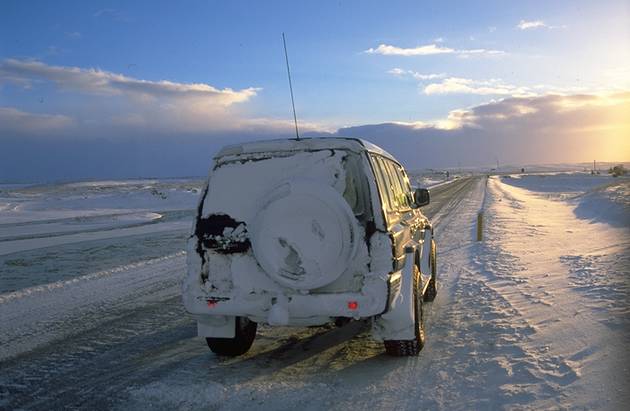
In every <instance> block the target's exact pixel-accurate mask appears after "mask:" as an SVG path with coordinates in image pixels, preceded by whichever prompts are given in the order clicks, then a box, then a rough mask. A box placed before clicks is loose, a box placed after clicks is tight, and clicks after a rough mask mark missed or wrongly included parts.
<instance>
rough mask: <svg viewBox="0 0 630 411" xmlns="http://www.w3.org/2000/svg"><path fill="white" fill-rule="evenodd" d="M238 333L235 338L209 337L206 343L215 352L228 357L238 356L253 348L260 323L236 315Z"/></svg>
mask: <svg viewBox="0 0 630 411" xmlns="http://www.w3.org/2000/svg"><path fill="white" fill-rule="evenodd" d="M235 322H236V334H235V335H234V338H214V337H207V338H206V343H208V347H210V349H211V350H212V352H213V353H215V354H217V355H223V356H226V357H236V356H239V355H243V354H245V353H246V352H247V351H249V349H250V348H251V346H252V344H253V343H254V338H256V329H257V328H258V323H255V322H253V321H250V320H249V319H248V318H247V317H236V321H235Z"/></svg>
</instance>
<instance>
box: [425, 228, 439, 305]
mask: <svg viewBox="0 0 630 411" xmlns="http://www.w3.org/2000/svg"><path fill="white" fill-rule="evenodd" d="M429 265H430V266H431V279H430V280H429V285H428V286H427V292H426V293H425V294H424V301H426V302H431V301H433V300H435V297H436V296H437V246H436V245H435V240H431V256H430V260H429Z"/></svg>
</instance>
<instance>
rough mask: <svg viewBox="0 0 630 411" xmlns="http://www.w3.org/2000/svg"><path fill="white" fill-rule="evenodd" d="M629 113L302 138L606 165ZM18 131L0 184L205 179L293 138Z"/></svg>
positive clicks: (595, 107)
mask: <svg viewBox="0 0 630 411" xmlns="http://www.w3.org/2000/svg"><path fill="white" fill-rule="evenodd" d="M629 112H630V93H618V94H613V95H607V96H596V95H575V96H541V97H527V98H510V99H506V100H501V101H498V102H493V103H489V104H484V105H481V106H477V107H475V108H472V109H470V110H462V111H457V112H453V113H451V115H450V116H449V120H450V121H451V123H450V127H451V128H450V129H440V128H437V127H435V126H423V127H418V126H413V125H407V124H396V123H386V124H374V125H362V126H356V127H349V128H342V129H340V130H338V131H337V132H335V133H314V132H310V133H306V134H305V135H306V136H311V137H312V136H315V135H323V136H328V137H331V136H345V137H360V138H364V139H367V140H369V141H372V142H373V143H375V144H377V145H379V146H381V147H383V148H385V149H386V150H388V151H389V152H391V153H392V154H393V155H394V156H396V157H397V158H398V159H399V160H400V161H402V162H403V163H404V164H405V165H406V166H407V167H408V168H410V169H420V168H437V167H454V166H458V165H461V166H482V165H492V164H494V163H495V161H496V159H497V158H498V159H499V160H500V162H501V163H502V164H508V163H511V164H525V163H528V164H535V163H554V162H555V163H558V162H575V161H589V160H591V159H593V158H598V157H597V156H598V155H599V156H600V157H599V158H601V155H603V153H604V151H602V150H604V149H605V150H608V151H610V147H611V145H618V146H619V150H621V152H619V153H618V154H619V158H618V159H614V160H623V159H627V158H625V157H627V156H628V154H629V153H628V152H627V143H626V142H625V141H628V137H630V136H624V135H623V134H624V133H627V132H628V129H629V127H628V119H627V118H626V117H627V113H629ZM20 130H21V129H20V128H19V127H17V126H15V125H14V126H11V127H10V126H9V125H7V124H5V125H0V142H1V144H2V150H0V180H3V181H53V180H70V179H84V178H85V179H90V178H127V177H175V176H199V175H206V174H207V171H208V167H209V165H210V163H211V161H212V156H213V155H214V153H216V151H217V150H218V149H220V148H221V147H222V146H224V145H226V144H234V143H240V142H245V141H252V140H259V139H268V138H287V137H292V134H291V132H290V130H289V129H287V130H286V131H278V129H277V128H276V129H273V130H272V129H266V128H264V127H261V128H260V129H258V130H252V129H247V130H238V131H231V132H230V131H225V132H221V133H213V132H194V133H191V132H188V133H176V132H172V131H169V132H162V131H160V130H159V129H152V128H151V127H146V126H145V127H143V128H135V129H125V128H117V129H113V128H111V129H108V128H107V127H104V128H100V129H98V130H97V129H90V130H86V129H82V128H80V127H75V128H73V129H72V131H71V132H68V131H67V130H65V129H63V128H61V129H56V130H51V132H50V133H46V132H45V131H44V130H42V129H41V128H38V129H37V130H35V131H33V130H32V129H28V128H23V130H26V131H20ZM81 133H88V134H89V135H82V134H81ZM108 134H111V135H108ZM608 151H607V152H608ZM624 151H625V152H624Z"/></svg>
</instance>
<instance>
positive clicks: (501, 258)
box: [0, 173, 630, 410]
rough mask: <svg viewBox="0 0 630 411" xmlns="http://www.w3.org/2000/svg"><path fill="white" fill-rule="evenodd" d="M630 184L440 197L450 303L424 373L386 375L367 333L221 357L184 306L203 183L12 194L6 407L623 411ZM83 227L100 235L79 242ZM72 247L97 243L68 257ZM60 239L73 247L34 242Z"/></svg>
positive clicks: (530, 185) (335, 331) (441, 302)
mask: <svg viewBox="0 0 630 411" xmlns="http://www.w3.org/2000/svg"><path fill="white" fill-rule="evenodd" d="M486 180H487V181H486ZM629 183H630V181H629V180H627V179H626V180H622V179H613V178H610V177H604V176H590V175H586V174H580V173H563V174H545V175H518V176H517V175H515V176H511V177H509V178H508V177H506V176H503V177H490V178H489V179H486V178H485V177H477V178H462V179H459V180H457V181H455V182H453V183H451V184H446V185H442V186H437V187H436V188H435V189H434V190H433V191H432V195H433V203H432V204H431V205H430V206H429V207H427V213H428V214H429V215H430V216H431V217H432V219H433V222H434V225H435V226H436V227H437V241H438V267H439V275H440V279H441V282H440V290H439V293H438V297H437V299H436V301H435V302H433V303H431V304H429V305H428V318H427V334H428V340H427V345H426V346H425V348H424V350H423V351H422V352H421V354H420V356H419V357H414V358H391V357H387V356H385V355H384V353H383V349H382V346H381V345H380V344H378V343H375V342H373V341H371V339H370V336H369V326H368V324H365V323H362V322H354V323H350V324H349V325H347V326H344V327H342V328H334V327H320V328H304V329H293V328H271V327H266V326H263V327H260V328H259V335H258V337H257V340H256V341H255V343H254V346H253V347H252V350H251V351H250V352H249V353H247V354H246V355H245V356H243V357H239V358H235V359H224V358H219V357H216V356H215V355H213V354H212V353H211V352H209V350H208V349H207V347H205V343H204V341H203V340H201V339H199V338H197V337H195V331H196V330H195V324H194V322H193V321H192V320H191V319H190V318H189V317H188V316H187V315H186V313H185V312H184V311H183V308H182V306H181V299H180V289H179V283H180V281H181V278H182V277H183V272H184V266H183V264H184V256H183V254H182V253H181V251H180V250H182V249H183V240H184V239H185V234H183V233H185V232H186V230H188V229H189V226H190V220H189V218H191V214H188V215H185V213H184V211H182V210H190V208H192V207H194V205H195V202H196V196H197V194H195V193H194V191H193V189H194V188H195V187H198V186H195V185H194V184H193V183H191V182H176V183H174V182H168V183H164V182H155V183H154V184H156V185H158V187H155V186H154V187H153V188H156V191H157V192H158V194H155V193H154V192H153V191H152V190H151V188H148V189H147V191H146V192H142V190H139V191H140V192H139V193H136V191H138V188H136V189H135V190H129V191H126V188H125V185H126V184H128V183H125V184H124V185H122V186H119V187H118V188H115V184H110V185H109V187H111V188H109V189H107V190H111V191H110V192H111V193H113V194H111V195H112V196H113V197H114V199H111V198H110V197H108V196H107V195H105V196H104V197H100V198H99V197H98V196H100V195H101V194H102V191H107V190H100V189H94V188H93V187H91V186H89V185H88V188H87V189H86V188H85V187H83V188H77V190H78V191H74V190H75V188H73V187H72V186H70V187H50V188H48V189H42V188H34V187H26V188H24V187H22V188H12V190H18V191H19V192H18V193H16V192H15V191H9V192H8V194H7V191H5V190H3V191H2V193H0V219H1V220H0V247H5V248H3V249H4V250H8V251H7V253H6V254H4V255H0V279H1V280H2V290H0V293H2V294H0V317H1V318H2V322H1V323H0V339H1V340H0V369H2V373H0V408H8V409H12V408H27V409H28V408H34V409H51V408H62V407H64V408H66V407H67V408H90V409H91V408H98V409H102V408H115V409H164V410H166V409H287V410H288V409H296V408H300V409H322V408H330V409H414V410H415V409H442V410H458V409H459V410H469V409H541V408H543V409H549V408H551V409H625V406H626V404H628V403H629V402H630V393H629V391H628V390H627V388H626V385H627V382H628V381H630V369H629V367H630V361H629V360H630V354H629V352H628V350H627V346H628V344H630V315H629V314H630V298H629V297H630V296H629V295H628V294H629V293H630V288H629V282H630V280H629V276H630V273H629V267H630V261H629V259H630V252H629V251H630V235H629V234H630V232H629V231H630V210H629V209H628V207H629V197H628V193H629V189H630V184H629ZM134 184H136V183H134ZM142 184H144V183H143V182H140V183H137V185H136V187H141V185H142ZM160 184H175V185H176V188H173V190H174V191H169V190H170V189H167V188H164V186H162V185H160ZM96 186H97V187H100V186H101V185H99V184H97V185H96ZM121 187H122V188H121ZM169 187H171V186H169ZM188 188H190V191H188ZM29 190H32V191H29ZM42 192H45V193H43V194H42ZM77 192H78V193H80V194H77ZM86 192H87V193H88V194H86ZM159 193H162V194H165V195H166V197H167V198H166V199H163V198H162V196H161V195H160V194H159ZM82 195H87V196H88V199H86V200H90V201H89V202H86V203H84V202H82V201H80V198H81V197H80V196H82ZM126 196H128V197H130V198H131V200H130V201H129V202H128V201H127V197H126ZM136 196H137V197H140V198H139V199H138V200H134V198H136ZM180 196H181V202H179V200H177V199H179V198H180ZM168 198H173V200H172V203H171V202H170V200H168ZM134 201H136V202H134ZM85 204H88V205H85ZM127 204H133V205H132V206H131V205H130V206H128V207H125V205H127ZM160 204H161V206H160ZM123 208H125V209H123ZM481 209H483V210H484V217H485V232H484V236H485V237H484V241H483V242H476V241H475V231H474V229H475V223H476V218H477V213H478V211H479V210H481ZM12 210H13V211H12ZM112 210H113V211H112ZM169 212H181V214H177V213H175V214H169ZM50 213H52V215H51V214H50ZM188 213H190V211H188ZM153 214H159V215H161V216H162V217H160V218H156V217H155V216H153ZM77 215H81V217H82V218H84V217H85V220H83V221H82V223H85V226H83V227H82V228H80V229H78V230H72V229H70V228H68V227H69V226H71V225H72V224H70V223H71V222H74V221H73V219H74V218H75V217H76V216H77ZM120 215H127V216H128V217H116V218H113V217H111V216H120ZM103 216H106V217H105V218H104V219H103ZM169 216H170V217H169ZM91 217H98V218H97V219H96V220H90V218H91ZM118 218H120V220H118ZM162 219H165V220H166V221H162ZM169 219H170V220H169ZM31 223H32V224H31ZM40 223H43V224H42V225H41V226H40V225H39V224H40ZM47 223H50V224H52V225H46V224H47ZM169 223H178V224H180V223H181V224H182V227H180V228H178V229H177V230H179V231H177V230H175V231H172V230H170V229H169V230H168V231H164V235H166V234H167V233H171V234H170V235H171V236H170V237H166V238H162V237H160V236H161V235H162V234H160V233H159V232H151V233H144V232H141V233H139V234H136V233H134V234H133V235H132V234H129V235H127V233H126V232H124V231H123V230H134V229H142V230H145V229H147V227H155V229H157V227H158V226H160V225H161V224H169ZM99 224H104V226H101V227H99ZM184 226H185V227H184ZM19 227H22V228H23V229H24V231H20V230H21V229H20V228H19ZM105 227H106V228H105ZM5 228H8V229H10V231H5ZM110 231H111V232H112V233H111V234H112V235H111V236H109V237H107V238H96V239H95V238H92V237H89V236H90V235H94V233H108V232H110ZM121 231H122V234H121ZM178 232H180V233H181V234H177V235H174V234H172V233H178ZM132 233H133V232H132ZM119 234H120V235H119ZM75 235H79V236H88V237H83V239H81V240H78V241H77V242H74V241H70V242H68V241H65V240H66V239H67V238H69V236H75ZM178 236H179V237H178ZM180 237H181V238H180ZM48 238H57V239H59V240H60V241H59V242H58V243H56V244H57V245H54V246H50V244H55V242H53V243H50V244H48V243H36V242H35V241H41V240H42V239H48ZM86 238H88V239H89V240H90V241H89V242H86V243H85V244H84V242H85V241H86V240H85V239H86ZM180 240H181V241H182V242H181V248H178V247H176V246H175V244H179V241H180ZM20 241H31V243H20ZM13 243H17V244H20V246H19V247H18V248H19V250H18V251H12V250H13V249H11V248H10V247H11V244H13ZM33 244H35V245H37V247H36V248H28V247H27V245H31V246H32V245H33ZM90 244H91V245H92V247H90V246H89V245H90ZM121 244H122V246H121ZM152 244H153V245H154V246H155V248H156V249H157V252H158V254H157V255H156V254H155V252H156V251H153V253H152V252H151V249H152V246H151V245H152ZM40 247H43V248H40ZM127 248H130V249H131V250H132V251H131V252H130V251H127V252H126V251H125V249H127ZM129 253H131V254H133V255H128V254H129ZM0 254H1V253H0ZM116 256H120V258H117V257H116ZM101 259H103V260H105V262H104V263H99V261H100V260H101ZM90 260H95V261H93V263H94V264H95V265H98V264H101V265H104V266H99V268H98V269H94V268H92V269H91V270H90V268H89V267H90V264H86V261H90ZM57 261H59V265H58V266H57V265H56V262H57ZM55 270H57V271H56V272H55ZM51 271H52V273H50V272H51ZM64 272H72V273H73V274H72V275H66V274H64ZM22 277H28V279H27V280H24V279H23V278H22ZM42 278H43V279H42ZM7 279H9V280H8V285H7ZM48 279H50V280H48Z"/></svg>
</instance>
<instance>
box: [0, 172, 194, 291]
mask: <svg viewBox="0 0 630 411" xmlns="http://www.w3.org/2000/svg"><path fill="white" fill-rule="evenodd" d="M201 185H202V181H201V180H199V179H165V180H123V181H91V182H79V183H61V184H47V185H6V184H4V185H1V186H0V278H1V279H2V282H1V283H0V293H2V292H7V291H15V290H17V289H20V288H24V287H28V286H32V285H37V284H45V283H49V282H55V281H58V280H66V279H68V278H72V277H76V276H80V275H84V274H88V273H91V272H94V271H98V270H107V269H112V268H115V267H117V266H121V265H125V264H131V263H134V262H139V261H142V260H147V259H152V258H155V257H156V256H160V255H167V254H172V253H175V252H178V251H182V250H183V249H184V248H185V242H184V241H183V234H182V233H189V232H190V227H191V222H192V217H193V215H194V209H195V207H196V205H197V202H198V198H199V193H200V189H201ZM123 248H124V249H123ZM116 253H117V255H116ZM73 259H74V260H73Z"/></svg>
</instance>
